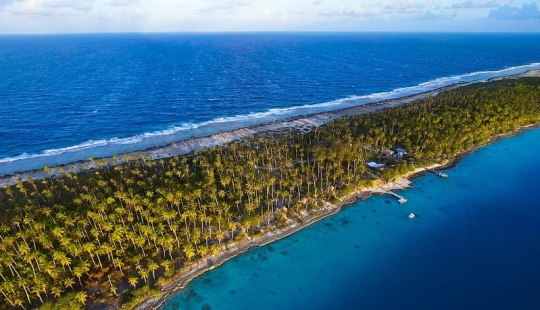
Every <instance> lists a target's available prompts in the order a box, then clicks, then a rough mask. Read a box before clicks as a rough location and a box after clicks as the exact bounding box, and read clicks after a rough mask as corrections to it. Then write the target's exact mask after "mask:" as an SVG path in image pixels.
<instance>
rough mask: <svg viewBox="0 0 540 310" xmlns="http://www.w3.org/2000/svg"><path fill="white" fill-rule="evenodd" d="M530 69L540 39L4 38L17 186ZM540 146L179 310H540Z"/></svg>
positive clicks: (384, 203)
mask: <svg viewBox="0 0 540 310" xmlns="http://www.w3.org/2000/svg"><path fill="white" fill-rule="evenodd" d="M530 69H540V34H149V35H141V34H137V35H135V34H133V35H131V34H122V35H63V36H56V35H54V36H52V35H51V36H0V80H1V82H0V175H2V174H9V173H13V172H14V171H20V170H25V169H29V168H41V167H42V166H43V165H54V164H59V163H65V162H70V161H75V160H80V159H86V158H88V157H90V156H92V157H100V156H108V155H113V154H119V153H122V152H126V151H134V150H140V149H144V148H148V147H154V146H160V145H164V144H167V143H170V142H172V141H175V140H178V139H184V138H188V137H191V136H201V135H207V134H209V133H213V132H217V131H221V130H228V129H231V128H238V127H243V126H249V125H253V124H257V123H263V122H268V121H274V120H278V119H282V118H286V117H291V116H296V115H302V114H308V113H313V112H320V111H324V110H329V109H338V108H341V107H346V106H350V105H354V104H361V103H367V102H373V101H376V100H381V99H389V98H395V97H399V96H404V95H408V94H412V93H417V92H422V91H427V90H431V89H434V88H438V87H441V86H445V85H448V84H452V83H457V82H467V81H474V80H486V79H489V78H492V77H497V76H503V75H509V74H516V73H521V72H525V71H527V70H530ZM538 145H540V130H539V129H536V130H533V131H529V132H526V133H523V134H520V135H519V136H517V137H513V138H509V139H505V140H503V141H500V142H498V143H496V144H494V145H491V146H488V147H484V148H482V149H480V150H479V151H478V152H476V153H475V154H473V155H471V156H469V157H466V158H465V159H464V160H463V161H462V162H461V163H460V164H459V165H458V167H457V168H455V169H452V170H450V171H449V174H450V177H449V178H448V179H439V178H437V177H435V176H433V175H427V176H425V177H423V178H420V179H417V180H415V181H414V189H411V190H407V191H405V192H403V195H405V196H406V197H407V198H408V199H409V202H408V203H407V204H405V205H399V204H397V203H396V201H395V200H394V199H393V198H392V197H386V196H378V197H373V198H370V199H369V200H366V201H361V202H358V203H357V204H355V205H353V206H350V207H348V208H346V209H345V210H344V211H342V212H340V213H339V214H337V215H335V216H333V217H331V218H328V219H326V220H324V221H321V222H319V223H316V224H314V225H313V226H310V227H309V228H307V229H305V230H302V231H301V232H299V233H297V234H295V235H293V236H291V237H288V238H286V239H283V240H281V241H279V242H276V243H274V244H271V245H268V246H265V247H262V248H257V249H254V250H251V251H250V252H248V253H246V254H244V255H242V256H240V257H238V258H236V259H233V260H231V261H229V262H227V263H225V264H224V265H223V266H221V267H219V268H216V269H214V270H213V271H211V272H209V273H206V274H204V275H203V276H201V277H199V278H197V279H195V280H194V281H193V282H192V283H191V284H190V285H189V286H188V287H187V288H186V289H185V290H183V291H181V292H179V293H178V294H177V295H176V296H175V297H174V298H172V299H170V300H169V301H168V302H167V304H166V305H165V306H164V307H163V310H179V309H182V310H184V309H185V310H188V309H197V310H200V309H213V310H217V309H219V310H227V309H234V310H238V309H240V310H242V309H258V310H265V309H282V310H285V309H313V310H318V309H368V310H369V309H377V310H378V309H404V310H407V309H415V310H418V309H490V310H491V309H538V305H540V295H539V294H538V292H539V291H540V267H539V265H538V262H539V261H540V202H539V201H540V200H539V198H538V197H537V196H536V195H535V193H537V192H538V189H539V188H540V181H539V176H540V159H539V158H540V157H539V156H538V154H539V153H538ZM410 212H414V213H416V214H418V217H417V218H415V219H412V220H411V219H408V218H407V215H408V214H409V213H410Z"/></svg>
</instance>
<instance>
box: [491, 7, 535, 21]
mask: <svg viewBox="0 0 540 310" xmlns="http://www.w3.org/2000/svg"><path fill="white" fill-rule="evenodd" d="M488 18H489V19H507V20H508V19H514V20H518V19H523V20H531V19H540V12H539V11H538V7H537V6H536V3H531V4H523V6H522V7H521V8H519V7H514V6H501V7H499V8H497V9H495V10H491V11H490V12H489V16H488Z"/></svg>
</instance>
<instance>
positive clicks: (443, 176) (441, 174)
mask: <svg viewBox="0 0 540 310" xmlns="http://www.w3.org/2000/svg"><path fill="white" fill-rule="evenodd" d="M425 169H426V170H427V171H429V172H431V173H433V174H435V175H436V176H438V177H439V178H443V179H444V178H447V177H448V174H446V173H442V172H439V171H437V170H433V169H428V168H425Z"/></svg>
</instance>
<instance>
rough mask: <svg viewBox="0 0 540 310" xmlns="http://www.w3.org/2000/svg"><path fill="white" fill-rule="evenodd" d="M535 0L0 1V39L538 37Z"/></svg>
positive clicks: (539, 23)
mask: <svg viewBox="0 0 540 310" xmlns="http://www.w3.org/2000/svg"><path fill="white" fill-rule="evenodd" d="M539 7H540V1H535V0H528V1H527V0H525V1H520V0H425V1H424V0H406V1H389V0H380V1H364V0H271V1H269V0H0V34H27V33H102V32H225V31H227V32H228V31H392V32H394V31H407V32H418V31H421V32H434V31H436V32H540V11H539Z"/></svg>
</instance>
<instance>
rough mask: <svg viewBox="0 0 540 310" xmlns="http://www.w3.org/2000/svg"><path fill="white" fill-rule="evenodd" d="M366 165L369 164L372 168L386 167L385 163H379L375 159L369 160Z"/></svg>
mask: <svg viewBox="0 0 540 310" xmlns="http://www.w3.org/2000/svg"><path fill="white" fill-rule="evenodd" d="M366 165H368V166H369V167H370V168H373V169H380V168H382V167H384V164H378V163H376V162H374V161H370V162H367V163H366Z"/></svg>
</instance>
